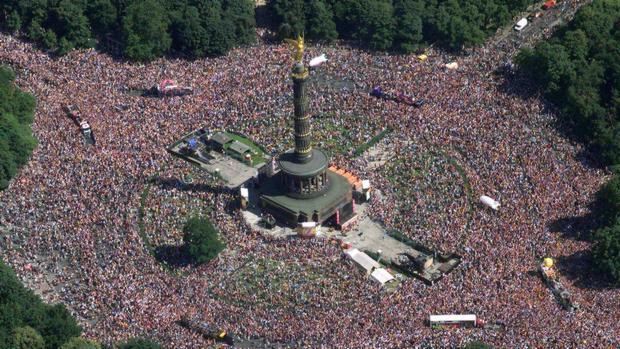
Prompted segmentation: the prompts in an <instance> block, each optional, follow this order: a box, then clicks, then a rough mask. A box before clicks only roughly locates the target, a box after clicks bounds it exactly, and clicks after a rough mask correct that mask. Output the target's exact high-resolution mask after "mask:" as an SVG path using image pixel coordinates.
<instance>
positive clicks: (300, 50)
mask: <svg viewBox="0 0 620 349" xmlns="http://www.w3.org/2000/svg"><path fill="white" fill-rule="evenodd" d="M284 40H285V41H286V42H288V43H289V44H291V46H293V48H294V49H295V54H294V55H293V58H294V59H295V61H296V62H301V61H302V59H303V57H304V37H303V36H302V35H297V39H295V40H294V39H284Z"/></svg>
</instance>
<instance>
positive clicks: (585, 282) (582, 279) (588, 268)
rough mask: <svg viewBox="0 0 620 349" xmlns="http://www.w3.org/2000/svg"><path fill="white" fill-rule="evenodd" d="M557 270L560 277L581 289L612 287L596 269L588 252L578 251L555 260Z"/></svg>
mask: <svg viewBox="0 0 620 349" xmlns="http://www.w3.org/2000/svg"><path fill="white" fill-rule="evenodd" d="M557 268H558V271H559V272H560V275H561V276H562V277H565V278H566V279H568V280H571V281H572V282H573V283H574V285H575V286H577V287H579V288H583V289H595V290H603V289H608V288H612V287H613V286H614V284H613V282H612V280H611V279H610V278H609V277H607V275H605V274H603V273H601V272H599V271H598V270H597V269H596V265H595V263H594V259H593V257H592V254H591V253H590V251H579V252H575V253H573V254H572V255H568V256H560V257H558V258H557Z"/></svg>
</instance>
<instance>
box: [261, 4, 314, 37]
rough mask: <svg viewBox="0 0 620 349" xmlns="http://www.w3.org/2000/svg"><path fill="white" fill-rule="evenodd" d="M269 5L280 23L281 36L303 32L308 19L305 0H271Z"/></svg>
mask: <svg viewBox="0 0 620 349" xmlns="http://www.w3.org/2000/svg"><path fill="white" fill-rule="evenodd" d="M267 6H268V8H269V10H270V12H271V13H272V14H273V16H274V17H275V20H276V22H277V23H279V34H280V37H282V38H287V37H291V36H293V35H296V34H302V33H303V31H304V28H305V21H306V15H305V11H304V0H269V1H268V2H267Z"/></svg>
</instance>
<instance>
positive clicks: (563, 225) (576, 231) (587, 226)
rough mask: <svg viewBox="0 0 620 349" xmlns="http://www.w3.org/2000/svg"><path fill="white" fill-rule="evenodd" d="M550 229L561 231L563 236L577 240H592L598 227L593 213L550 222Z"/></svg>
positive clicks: (555, 231) (554, 231)
mask: <svg viewBox="0 0 620 349" xmlns="http://www.w3.org/2000/svg"><path fill="white" fill-rule="evenodd" d="M548 227H549V231H551V232H553V233H560V234H562V236H563V237H565V238H567V239H571V240H577V241H592V234H593V233H594V231H595V230H596V229H597V228H598V224H597V223H596V219H595V218H594V217H593V216H592V215H586V216H581V217H564V218H560V219H557V220H555V221H553V222H550V223H549V225H548Z"/></svg>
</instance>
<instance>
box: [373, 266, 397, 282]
mask: <svg viewBox="0 0 620 349" xmlns="http://www.w3.org/2000/svg"><path fill="white" fill-rule="evenodd" d="M370 276H371V277H372V278H373V279H374V280H375V281H377V282H378V283H380V284H381V285H385V284H386V283H388V282H390V281H391V280H394V276H392V274H390V273H389V272H388V271H387V270H385V269H383V268H377V269H375V270H374V271H373V272H372V274H370Z"/></svg>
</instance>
